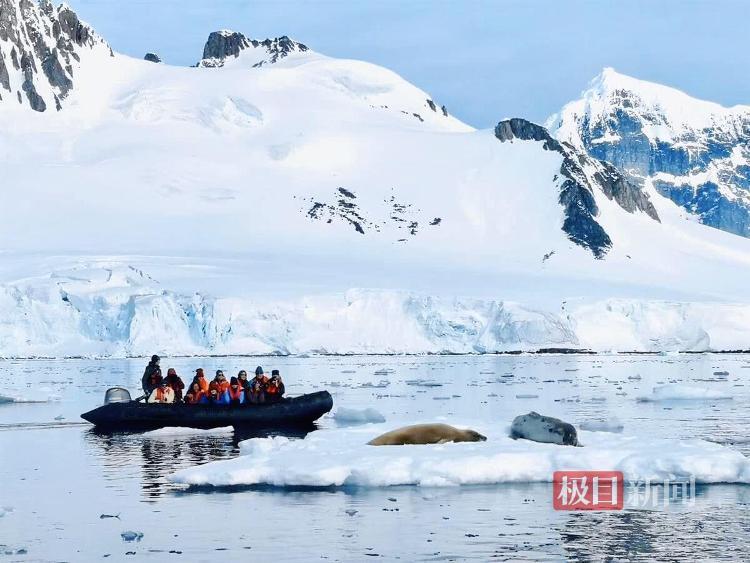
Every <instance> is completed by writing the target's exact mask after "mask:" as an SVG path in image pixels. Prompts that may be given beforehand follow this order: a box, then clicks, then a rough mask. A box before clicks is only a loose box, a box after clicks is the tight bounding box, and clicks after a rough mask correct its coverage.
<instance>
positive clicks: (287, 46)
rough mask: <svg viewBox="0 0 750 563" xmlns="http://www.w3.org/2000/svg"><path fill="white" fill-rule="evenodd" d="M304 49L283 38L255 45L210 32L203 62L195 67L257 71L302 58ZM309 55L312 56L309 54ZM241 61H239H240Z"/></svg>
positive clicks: (234, 33)
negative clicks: (236, 67)
mask: <svg viewBox="0 0 750 563" xmlns="http://www.w3.org/2000/svg"><path fill="white" fill-rule="evenodd" d="M308 51H309V49H308V48H307V46H306V45H303V44H302V43H299V42H297V41H293V40H291V39H289V38H288V37H287V36H286V35H285V36H283V37H277V38H275V39H265V40H263V41H258V40H256V39H248V38H247V37H245V36H244V35H243V34H242V33H239V32H237V31H229V30H226V29H225V30H221V31H214V32H212V33H211V34H210V35H209V36H208V41H206V46H205V47H204V48H203V58H202V59H201V60H200V61H199V62H198V65H197V66H201V67H207V68H216V67H221V66H224V65H226V64H242V65H245V66H252V67H254V68H257V67H259V66H262V65H264V64H273V63H276V62H278V61H279V60H281V59H283V58H285V57H288V56H290V55H293V56H294V55H302V54H304V53H307V52H308ZM310 54H312V53H310ZM240 59H241V60H240Z"/></svg>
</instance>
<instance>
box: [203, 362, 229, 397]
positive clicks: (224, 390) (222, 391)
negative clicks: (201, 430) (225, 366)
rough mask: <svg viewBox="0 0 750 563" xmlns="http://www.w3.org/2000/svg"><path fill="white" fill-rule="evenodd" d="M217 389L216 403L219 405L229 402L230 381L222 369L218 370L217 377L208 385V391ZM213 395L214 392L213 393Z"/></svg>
mask: <svg viewBox="0 0 750 563" xmlns="http://www.w3.org/2000/svg"><path fill="white" fill-rule="evenodd" d="M214 390H216V397H217V400H216V403H217V404H219V405H228V404H229V382H228V381H227V378H226V377H225V376H224V372H223V371H221V370H220V369H217V370H216V377H214V379H213V381H212V382H211V383H209V385H208V391H209V393H211V392H212V391H214ZM212 395H213V394H212Z"/></svg>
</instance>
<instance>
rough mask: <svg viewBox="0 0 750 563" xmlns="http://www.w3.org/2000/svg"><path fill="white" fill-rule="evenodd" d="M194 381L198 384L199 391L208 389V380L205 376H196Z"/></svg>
mask: <svg viewBox="0 0 750 563" xmlns="http://www.w3.org/2000/svg"><path fill="white" fill-rule="evenodd" d="M194 381H195V382H196V383H197V384H198V385H200V388H201V391H203V392H204V393H205V392H207V391H208V381H207V380H206V378H205V377H196V378H195V379H194Z"/></svg>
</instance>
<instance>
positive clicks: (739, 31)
mask: <svg viewBox="0 0 750 563" xmlns="http://www.w3.org/2000/svg"><path fill="white" fill-rule="evenodd" d="M68 3H69V4H70V5H71V6H72V7H73V8H74V9H76V11H77V12H78V13H79V16H80V17H81V18H82V19H84V20H86V21H88V22H89V23H91V24H92V25H93V26H94V27H95V28H96V29H97V31H99V32H100V33H101V34H102V35H104V37H105V38H106V39H107V40H108V41H109V42H110V44H111V45H112V47H113V48H114V49H115V50H117V51H120V52H123V53H126V54H129V55H134V56H139V57H140V56H143V54H144V53H145V52H146V51H154V52H157V53H158V54H159V55H160V56H161V57H162V58H163V59H164V60H165V62H168V63H170V64H179V65H189V64H194V63H195V62H196V61H198V60H199V59H200V56H201V53H202V50H203V44H204V42H205V40H206V37H207V36H208V33H209V32H210V31H212V30H216V29H224V28H228V29H234V30H237V31H242V32H243V33H245V34H246V35H248V36H250V37H253V38H258V39H262V38H265V37H269V36H270V37H276V36H279V35H289V36H290V37H292V38H294V39H297V40H299V41H302V42H303V43H306V44H307V45H308V46H309V47H311V48H312V49H315V50H316V51H319V52H321V53H324V54H326V55H331V56H335V57H343V58H356V59H362V60H367V61H370V62H373V63H377V64H380V65H383V66H386V67H388V68H390V69H392V70H394V71H396V72H398V73H399V74H401V75H402V76H403V77H404V78H406V79H407V80H409V81H411V82H413V83H414V84H416V85H417V86H419V87H420V88H422V89H424V90H426V91H427V92H430V93H431V94H432V96H433V97H434V99H435V100H437V101H439V103H441V104H445V105H446V106H447V107H448V109H449V111H451V112H452V113H453V114H455V115H456V116H458V117H459V118H461V119H463V120H464V121H466V122H468V123H470V124H471V125H474V126H476V127H491V126H493V125H494V124H495V123H496V122H497V121H498V120H499V119H502V118H504V117H512V116H521V117H527V118H529V119H532V120H536V121H541V120H543V119H544V118H545V117H547V116H548V115H549V114H550V113H553V112H554V111H556V110H557V109H559V108H560V107H561V106H562V105H563V104H564V103H565V102H566V101H569V100H571V99H573V98H575V97H577V96H578V94H579V93H580V91H581V90H583V89H584V88H585V86H586V84H587V83H588V82H589V80H590V79H591V78H593V77H594V76H595V75H596V74H598V73H599V71H600V70H601V68H602V67H604V66H613V67H615V68H616V69H617V70H618V71H620V72H623V73H625V74H630V75H633V76H636V77H638V78H643V79H645V80H652V81H656V82H662V83H664V84H668V85H670V86H674V87H677V88H680V89H682V90H685V91H686V92H688V93H689V94H691V95H693V96H696V97H700V98H705V99H711V100H714V101H717V102H719V103H722V104H724V105H734V104H739V103H744V104H750V57H748V48H747V39H748V22H750V2H747V1H744V0H723V1H717V0H715V1H691V0H679V1H678V0H662V1H658V0H653V1H652V0H632V1H621V2H614V1H594V0H588V1H586V0H570V1H559V2H558V1H554V2H553V1H549V2H543V1H531V0H529V1H526V0H508V1H499V0H496V1H489V0H465V1H457V0H455V1H452V0H434V1H427V0H412V1H403V2H397V1H395V0H380V1H375V0H370V1H364V0H323V1H317V2H309V1H307V2H305V1H300V0H275V1H269V0H255V1H251V0H245V1H243V0H68Z"/></svg>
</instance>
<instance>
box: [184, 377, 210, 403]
mask: <svg viewBox="0 0 750 563" xmlns="http://www.w3.org/2000/svg"><path fill="white" fill-rule="evenodd" d="M207 402H208V397H207V396H206V393H205V391H203V390H202V389H201V386H200V385H199V384H198V383H197V382H194V383H193V384H192V385H191V386H190V389H188V392H187V394H186V395H185V404H186V405H199V404H205V403H207Z"/></svg>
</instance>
